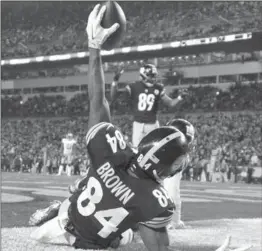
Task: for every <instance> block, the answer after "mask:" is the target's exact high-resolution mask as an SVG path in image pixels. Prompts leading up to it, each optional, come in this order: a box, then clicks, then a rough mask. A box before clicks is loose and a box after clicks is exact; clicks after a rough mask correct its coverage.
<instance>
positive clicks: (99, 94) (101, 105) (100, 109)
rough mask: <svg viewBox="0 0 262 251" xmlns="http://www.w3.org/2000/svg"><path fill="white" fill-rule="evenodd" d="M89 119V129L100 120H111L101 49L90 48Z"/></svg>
mask: <svg viewBox="0 0 262 251" xmlns="http://www.w3.org/2000/svg"><path fill="white" fill-rule="evenodd" d="M88 80H89V82H88V97H89V104H90V109H89V120H88V129H90V128H91V127H92V126H94V125H96V124H98V123H100V122H103V121H104V122H111V116H110V110H109V105H108V102H107V100H106V97H105V78H104V72H103V68H102V59H101V55H100V50H99V49H94V48H89V67H88Z"/></svg>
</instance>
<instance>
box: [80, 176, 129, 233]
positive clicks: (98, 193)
mask: <svg viewBox="0 0 262 251" xmlns="http://www.w3.org/2000/svg"><path fill="white" fill-rule="evenodd" d="M102 198H103V189H102V186H101V184H100V183H99V181H98V180H97V179H96V178H94V177H90V178H89V180H88V183H87V187H86V189H85V190H84V191H83V192H82V193H81V194H80V196H79V198H78V200H77V209H78V212H79V213H80V214H81V215H82V216H85V217H88V216H91V215H94V217H95V218H96V219H97V220H98V221H99V223H100V224H101V225H102V226H103V228H102V229H101V230H100V231H99V232H98V233H97V234H98V235H99V236H100V237H102V238H107V237H108V236H109V235H110V234H111V233H112V232H116V231H117V230H118V228H117V226H118V225H119V224H120V223H121V222H122V221H123V220H124V219H125V218H126V217H127V215H128V214H129V213H128V211H127V210H125V209H124V208H123V207H118V208H112V209H107V210H99V211H97V210H96V205H97V204H98V203H100V201H101V200H102ZM87 202H88V204H87V205H85V204H86V203H87ZM108 218H109V220H108Z"/></svg>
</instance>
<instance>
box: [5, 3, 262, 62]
mask: <svg viewBox="0 0 262 251" xmlns="http://www.w3.org/2000/svg"><path fill="white" fill-rule="evenodd" d="M93 6H94V3H93V2H3V3H2V16H1V20H2V33H1V34H2V36H1V52H2V57H3V58H15V57H27V56H39V55H52V54H57V53H65V52H75V51H81V50H85V49H86V48H87V39H86V37H85V36H86V35H85V33H84V32H83V31H84V30H85V26H86V21H87V20H86V18H87V13H89V12H90V8H92V7H93ZM121 6H122V8H123V10H124V11H125V14H126V16H127V17H128V20H127V21H128V22H127V34H126V35H125V39H124V40H123V41H122V44H121V47H123V46H135V45H138V41H139V44H140V45H141V44H149V43H150V44H152V43H160V42H169V41H174V40H180V39H185V38H187V39H189V38H196V37H206V36H218V35H223V34H230V33H240V32H243V31H246V30H248V31H249V32H252V31H257V30H259V29H261V27H262V16H261V12H262V4H261V2H259V1H237V2H232V1H223V2H199V1H198V2H167V3H165V4H162V3H161V2H157V1H154V2H150V4H149V3H146V2H121ZM138 31H139V32H138Z"/></svg>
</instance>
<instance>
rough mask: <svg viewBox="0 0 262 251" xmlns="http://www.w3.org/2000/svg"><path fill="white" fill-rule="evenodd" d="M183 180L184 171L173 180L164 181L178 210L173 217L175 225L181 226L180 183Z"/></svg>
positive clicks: (172, 178)
mask: <svg viewBox="0 0 262 251" xmlns="http://www.w3.org/2000/svg"><path fill="white" fill-rule="evenodd" d="M181 178H182V171H181V172H179V173H177V174H176V175H174V176H173V177H171V178H166V179H165V180H164V183H163V185H164V187H165V189H166V190H167V191H168V194H169V196H170V197H171V199H172V200H173V201H174V203H175V206H176V210H175V213H174V216H173V219H174V221H175V224H179V222H180V221H181V204H182V203H181V198H180V183H181Z"/></svg>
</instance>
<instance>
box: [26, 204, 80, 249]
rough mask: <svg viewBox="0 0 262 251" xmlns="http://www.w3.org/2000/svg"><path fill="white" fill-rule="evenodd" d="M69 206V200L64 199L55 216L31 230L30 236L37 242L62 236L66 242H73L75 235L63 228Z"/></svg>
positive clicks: (48, 240) (66, 220)
mask: <svg viewBox="0 0 262 251" xmlns="http://www.w3.org/2000/svg"><path fill="white" fill-rule="evenodd" d="M69 206H70V201H69V200H68V199H66V200H65V201H64V202H63V203H62V204H61V206H60V207H59V211H58V213H57V216H55V217H54V218H52V219H49V220H48V221H46V222H45V223H44V224H43V225H42V226H40V227H38V228H37V229H36V230H35V231H33V232H32V233H31V235H30V238H32V239H34V240H36V241H39V242H51V241H52V240H54V239H55V238H58V237H61V238H62V237H63V238H64V240H65V241H66V242H67V243H68V244H70V245H72V244H73V243H74V242H75V237H74V236H72V235H71V234H69V233H68V232H66V230H65V228H64V227H65V225H66V223H67V222H68V208H69ZM50 212H51V211H50ZM49 218H50V217H49Z"/></svg>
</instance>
